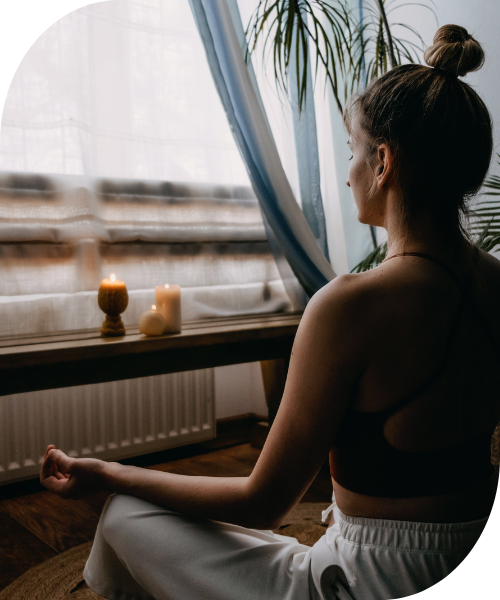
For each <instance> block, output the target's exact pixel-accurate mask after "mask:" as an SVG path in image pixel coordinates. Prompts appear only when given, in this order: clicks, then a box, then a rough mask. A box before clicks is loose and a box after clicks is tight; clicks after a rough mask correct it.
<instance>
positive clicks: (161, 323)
mask: <svg viewBox="0 0 500 600" xmlns="http://www.w3.org/2000/svg"><path fill="white" fill-rule="evenodd" d="M164 329H165V319H164V318H163V317H162V315H161V314H160V313H159V312H158V311H157V310H156V306H155V305H154V304H153V306H152V307H151V310H148V312H145V313H142V315H141V316H140V318H139V331H140V332H141V333H143V334H144V335H162V334H163V330H164Z"/></svg>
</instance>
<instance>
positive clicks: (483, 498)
mask: <svg viewBox="0 0 500 600" xmlns="http://www.w3.org/2000/svg"><path fill="white" fill-rule="evenodd" d="M462 265H464V261H461V262H458V261H457V263H456V264H455V265H449V266H450V267H451V269H452V270H453V271H455V272H456V274H457V275H458V277H459V278H460V279H461V280H466V278H467V275H468V273H472V272H473V273H474V276H473V277H471V278H470V281H468V282H467V292H466V293H465V295H463V294H461V292H460V290H459V288H458V287H457V285H456V284H455V283H454V281H453V279H452V277H450V275H448V274H447V273H446V272H445V271H444V270H443V269H442V268H441V267H439V266H437V265H435V264H432V263H431V262H430V261H428V260H425V259H423V258H420V257H409V256H404V257H399V258H395V259H392V260H390V261H388V262H387V263H384V264H383V265H381V266H379V267H378V268H377V269H375V270H374V271H372V272H370V273H366V274H363V275H362V276H361V277H362V278H364V281H363V282H361V281H360V284H361V285H368V286H370V285H371V286H373V287H374V294H373V302H372V304H371V306H370V308H369V310H370V311H371V312H370V316H371V321H372V323H373V330H374V331H373V332H372V333H373V334H374V335H375V336H376V337H377V336H378V338H379V340H380V343H379V345H378V347H377V350H376V352H375V353H374V356H373V359H372V360H371V361H370V364H369V366H368V368H367V369H366V371H365V372H364V374H363V376H362V377H361V379H360V382H359V385H358V387H357V390H356V393H355V397H354V400H353V405H352V406H353V408H354V409H355V410H358V411H365V412H377V411H381V410H383V409H386V408H388V407H390V406H392V405H393V404H395V403H396V402H398V400H401V399H402V398H404V397H405V396H407V395H408V394H410V393H411V392H413V391H414V390H415V389H416V388H417V387H418V386H419V385H421V384H422V383H424V382H425V381H427V380H428V379H429V378H430V377H431V375H432V374H433V372H434V371H435V369H436V367H437V366H438V365H439V364H440V361H441V360H442V359H443V357H444V356H445V355H446V354H447V355H448V356H447V360H446V363H445V365H444V368H443V369H442V372H441V374H440V376H439V377H438V378H437V380H436V381H435V382H434V383H433V384H432V385H431V386H430V387H429V388H428V389H427V390H425V391H424V392H423V393H422V394H420V395H419V396H417V398H415V399H413V400H412V401H411V402H409V403H408V404H407V405H405V406H404V407H403V408H402V409H401V410H399V411H398V412H396V413H395V414H394V415H392V416H390V417H389V418H388V420H387V422H386V424H385V427H384V435H385V437H386V440H387V441H388V442H389V443H390V444H391V445H392V446H394V447H395V448H397V449H399V450H402V451H407V452H418V451H426V450H438V449H440V448H447V447H451V446H454V445H456V444H459V443H461V442H463V441H464V440H466V439H467V438H470V437H472V436H473V435H476V434H480V433H482V432H485V431H487V430H491V429H492V428H494V426H495V425H496V424H497V423H498V422H500V399H499V398H498V394H497V385H498V384H497V378H496V373H497V372H498V367H499V366H500V349H499V344H498V341H500V316H499V313H498V311H497V310H495V302H496V299H497V298H499V297H500V262H499V261H497V260H496V259H494V258H493V257H491V256H489V255H487V254H485V253H480V255H479V257H478V263H477V266H476V268H474V269H473V270H472V269H471V268H470V267H468V266H466V265H467V263H465V266H462ZM462 300H463V305H462V304H461V302H462ZM450 341H451V344H449V347H448V348H447V344H448V343H449V342H450ZM467 476H468V473H467V472H464V473H463V477H464V487H463V490H462V491H460V492H455V493H450V494H444V495H441V496H429V497H423V498H378V497H373V496H365V495H362V494H357V493H355V492H352V491H349V490H347V489H345V488H342V487H341V486H339V485H338V484H337V483H336V482H334V489H335V491H336V497H337V502H338V504H339V507H340V509H341V510H342V511H343V512H346V513H347V514H351V515H359V516H367V517H368V516H370V517H379V518H393V519H394V518H395V519H403V520H417V521H443V520H445V521H462V520H463V521H467V520H473V519H476V518H480V517H482V516H485V515H486V514H487V513H488V512H489V510H490V509H491V505H492V503H493V500H494V496H495V491H496V484H497V474H496V473H495V474H494V475H493V476H492V477H491V478H490V479H489V480H486V481H482V482H480V483H479V484H475V485H473V486H472V487H470V486H467V481H466V480H467Z"/></svg>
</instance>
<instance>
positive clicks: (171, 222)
mask: <svg viewBox="0 0 500 600" xmlns="http://www.w3.org/2000/svg"><path fill="white" fill-rule="evenodd" d="M248 186H249V182H248V178H247V174H246V171H245V167H244V165H243V163H242V161H241V158H240V156H239V154H238V151H237V149H236V147H235V144H234V141H233V137H232V134H231V131H230V130H229V126H228V124H227V120H226V116H225V114H224V111H223V109H222V107H221V104H220V100H219V98H218V95H217V92H216V90H215V88H214V84H213V81H212V78H211V74H210V71H209V68H208V66H207V64H206V59H205V54H204V50H203V47H202V44H201V41H200V39H199V36H198V32H197V30H196V27H195V24H194V20H193V17H192V14H191V10H190V8H189V4H188V2H187V1H185V0H141V1H138V0H115V1H112V2H101V3H97V4H93V5H90V6H87V7H84V8H83V9H80V10H78V11H75V12H73V13H71V14H69V15H67V16H66V17H64V18H63V19H61V20H60V21H58V22H57V23H55V24H54V25H53V26H52V27H50V28H49V29H48V30H47V31H46V32H45V33H44V34H43V35H42V36H41V37H40V38H39V39H38V40H37V41H36V43H35V44H34V45H33V46H32V47H31V49H30V51H29V52H28V54H27V55H26V57H25V58H24V60H23V61H22V63H21V65H20V66H19V69H18V71H17V73H16V76H15V78H14V80H13V82H12V85H11V87H10V90H9V94H8V96H7V100H6V104H5V108H4V113H3V121H2V130H1V136H0V259H1V267H0V335H12V334H15V333H31V332H40V331H51V330H61V329H79V328H84V327H98V326H99V325H100V321H101V318H102V315H101V313H100V311H99V309H98V308H97V304H96V302H95V295H96V289H97V286H98V285H99V281H100V279H101V278H102V277H104V276H108V275H109V273H110V272H115V273H116V274H117V276H118V277H119V278H120V279H123V280H124V281H125V282H126V283H127V287H128V289H129V293H130V305H129V308H128V309H127V311H126V313H125V315H124V321H125V322H126V324H134V323H136V322H137V318H138V315H139V314H140V313H141V312H142V311H143V310H146V309H147V308H148V307H149V305H150V304H151V303H152V301H153V300H152V298H153V297H154V295H153V294H152V290H153V288H154V286H155V285H159V284H162V283H166V282H170V283H178V284H180V285H181V286H182V287H183V311H184V318H186V319H189V318H198V317H205V316H215V315H221V314H235V313H248V312H267V311H276V310H287V309H290V308H291V306H290V301H289V299H288V297H287V296H286V293H285V291H284V288H283V285H282V282H281V280H280V278H279V275H278V272H277V269H276V266H275V264H274V261H273V258H272V256H271V253H270V250H269V247H268V244H267V240H266V238H265V233H264V228H263V225H262V220H261V217H260V211H259V208H258V205H257V202H256V200H255V198H254V195H253V193H252V192H251V190H250V188H249V187H248Z"/></svg>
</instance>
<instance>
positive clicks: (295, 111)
mask: <svg viewBox="0 0 500 600" xmlns="http://www.w3.org/2000/svg"><path fill="white" fill-rule="evenodd" d="M294 37H295V35H294ZM293 46H295V39H294V42H292V47H293ZM300 48H302V46H300ZM308 60H309V58H308ZM303 65H304V56H303V55H302V52H301V53H300V55H299V72H302V70H303ZM288 72H289V89H290V96H291V105H292V115H293V132H294V137H295V152H296V155H297V167H298V171H299V173H298V174H299V186H300V199H301V203H302V212H303V213H304V216H305V218H306V220H307V222H308V223H309V227H310V228H311V231H312V232H313V235H314V237H315V238H316V243H317V244H318V246H319V248H320V249H321V250H322V252H323V254H324V255H325V256H326V257H327V258H328V241H327V237H326V223H325V211H324V209H323V198H322V196H321V181H320V172H319V154H318V134H317V131H316V110H315V108H314V87H313V78H312V73H311V65H310V64H309V68H308V69H307V88H306V92H305V94H304V98H303V102H302V108H299V93H298V89H299V85H298V81H297V57H296V54H295V52H293V53H292V56H291V58H290V64H289V67H288Z"/></svg>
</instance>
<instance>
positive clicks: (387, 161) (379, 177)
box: [375, 144, 394, 189]
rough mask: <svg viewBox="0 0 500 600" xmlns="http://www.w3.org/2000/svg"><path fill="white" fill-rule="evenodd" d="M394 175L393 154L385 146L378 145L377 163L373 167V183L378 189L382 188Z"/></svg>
mask: <svg viewBox="0 0 500 600" xmlns="http://www.w3.org/2000/svg"><path fill="white" fill-rule="evenodd" d="M393 175H394V154H393V152H392V150H391V148H390V147H389V146H388V145H387V144H380V146H379V147H378V148H377V161H376V165H375V181H376V184H377V187H378V188H379V189H381V188H383V187H384V186H385V185H386V184H387V183H388V182H389V181H391V179H392V176H393Z"/></svg>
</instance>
